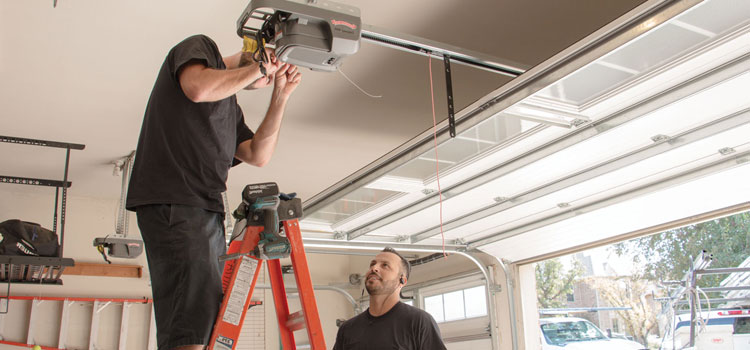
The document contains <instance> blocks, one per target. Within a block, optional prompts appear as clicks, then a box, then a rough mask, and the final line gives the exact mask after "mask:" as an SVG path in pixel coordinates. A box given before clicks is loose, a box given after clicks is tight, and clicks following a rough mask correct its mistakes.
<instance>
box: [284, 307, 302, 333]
mask: <svg viewBox="0 0 750 350" xmlns="http://www.w3.org/2000/svg"><path fill="white" fill-rule="evenodd" d="M286 327H287V328H289V330H290V331H292V332H294V331H298V330H300V329H302V328H305V314H304V313H303V312H302V310H300V311H297V312H295V313H292V314H289V319H287V321H286Z"/></svg>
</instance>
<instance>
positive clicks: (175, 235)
mask: <svg viewBox="0 0 750 350" xmlns="http://www.w3.org/2000/svg"><path fill="white" fill-rule="evenodd" d="M136 214H137V217H138V227H139V228H140V230H141V235H142V236H143V241H144V243H145V245H146V257H147V258H148V269H149V271H150V273H151V291H152V294H153V299H154V314H155V319H156V339H157V344H158V349H159V350H167V349H172V348H175V347H178V346H183V345H200V344H203V345H206V344H208V341H209V338H210V337H211V331H212V329H213V325H214V322H216V316H217V314H218V313H219V307H220V306H221V299H222V291H221V273H222V270H223V268H224V264H219V260H218V259H219V256H221V255H222V254H225V252H226V241H225V238H224V224H223V218H224V215H223V214H222V213H217V212H212V211H208V210H205V209H201V208H195V207H190V206H185V205H179V204H172V205H169V204H158V205H145V206H140V207H138V208H136Z"/></svg>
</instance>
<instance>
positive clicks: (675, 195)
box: [480, 162, 750, 261]
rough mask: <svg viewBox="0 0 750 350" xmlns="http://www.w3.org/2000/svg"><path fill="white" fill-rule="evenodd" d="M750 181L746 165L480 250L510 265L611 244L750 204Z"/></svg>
mask: <svg viewBox="0 0 750 350" xmlns="http://www.w3.org/2000/svg"><path fill="white" fill-rule="evenodd" d="M747 179H750V166H748V163H747V162H746V163H743V164H740V165H738V166H736V167H734V168H732V169H729V170H726V171H723V172H721V173H718V174H714V175H711V176H706V177H703V178H700V179H698V180H695V181H691V182H689V183H686V184H683V185H679V186H675V187H671V188H668V189H665V190H661V191H658V192H655V193H652V194H648V195H644V196H641V197H638V198H634V199H632V200H628V201H625V202H622V203H619V204H615V205H611V206H609V207H606V208H602V209H599V210H594V211H592V212H589V213H586V214H583V215H579V216H576V217H574V218H571V219H567V220H563V221H561V222H558V223H556V224H552V225H549V226H546V227H543V228H540V229H537V230H533V231H530V232H527V233H523V234H520V235H517V236H514V237H510V238H506V239H503V240H500V241H498V242H495V243H492V244H489V245H486V246H483V247H481V248H480V249H481V250H483V251H485V252H487V253H489V254H493V255H495V256H497V257H501V258H504V259H508V260H510V261H519V260H526V259H530V258H533V257H536V256H540V255H544V254H548V253H551V252H555V251H559V250H564V249H568V248H572V247H575V246H578V245H582V244H585V243H590V242H595V241H599V240H605V239H608V238H611V237H614V236H618V235H622V234H625V233H628V232H632V231H636V230H640V229H644V228H647V227H650V226H654V225H658V224H662V223H665V222H669V221H674V220H678V219H682V218H685V217H688V216H692V215H697V214H701V213H704V212H707V211H711V210H715V209H717V208H724V207H729V206H732V205H736V204H740V203H744V202H747V201H748V200H749V199H750V197H749V196H748V194H750V181H747ZM626 213H627V214H626Z"/></svg>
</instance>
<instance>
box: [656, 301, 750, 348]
mask: <svg viewBox="0 0 750 350" xmlns="http://www.w3.org/2000/svg"><path fill="white" fill-rule="evenodd" d="M700 316H701V317H700V318H701V320H702V321H701V322H702V323H705V327H704V326H702V325H701V324H700V323H698V324H696V327H695V334H696V337H695V347H694V349H696V350H750V310H722V311H711V312H703V313H700ZM673 324H674V336H673V335H672V334H667V335H666V336H665V337H664V341H663V343H662V346H661V349H663V350H673V349H675V350H676V349H683V348H686V349H687V346H688V345H689V344H690V314H682V315H678V316H677V317H675V320H674V323H673Z"/></svg>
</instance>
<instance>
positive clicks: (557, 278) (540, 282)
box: [534, 258, 584, 309]
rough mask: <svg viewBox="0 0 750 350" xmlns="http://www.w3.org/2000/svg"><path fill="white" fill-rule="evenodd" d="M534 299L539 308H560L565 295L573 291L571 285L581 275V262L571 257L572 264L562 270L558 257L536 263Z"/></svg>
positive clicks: (563, 302)
mask: <svg viewBox="0 0 750 350" xmlns="http://www.w3.org/2000/svg"><path fill="white" fill-rule="evenodd" d="M534 269H535V272H536V300H537V305H538V307H539V308H540V309H550V308H561V307H564V306H565V297H567V295H568V294H570V293H573V285H574V284H575V282H576V281H577V280H578V279H579V278H580V277H581V276H582V275H583V271H584V270H583V264H581V262H580V261H578V260H577V259H573V266H572V267H571V268H570V269H569V270H568V271H563V270H564V267H563V264H562V263H561V262H560V260H559V259H557V258H555V259H549V260H545V261H542V262H540V263H537V264H536V266H535V268H534Z"/></svg>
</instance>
